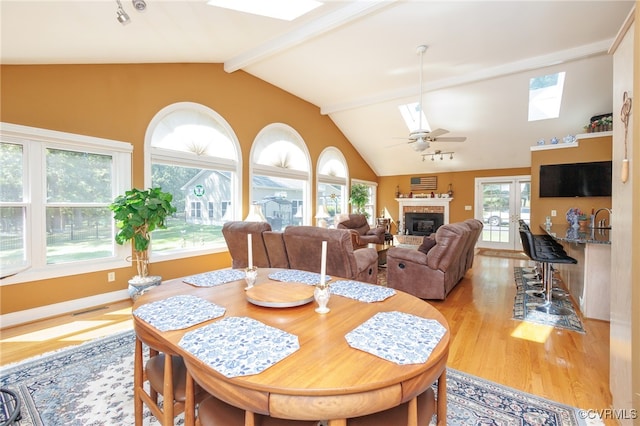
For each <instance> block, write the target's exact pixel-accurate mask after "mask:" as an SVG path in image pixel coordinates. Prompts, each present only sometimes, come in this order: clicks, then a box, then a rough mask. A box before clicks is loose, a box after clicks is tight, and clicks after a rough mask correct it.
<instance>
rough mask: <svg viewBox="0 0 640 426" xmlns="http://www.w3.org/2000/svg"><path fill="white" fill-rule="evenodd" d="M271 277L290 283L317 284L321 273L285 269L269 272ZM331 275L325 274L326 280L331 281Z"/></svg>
mask: <svg viewBox="0 0 640 426" xmlns="http://www.w3.org/2000/svg"><path fill="white" fill-rule="evenodd" d="M269 278H271V279H272V280H276V281H284V282H288V283H302V284H309V285H316V284H318V283H319V282H320V274H318V273H317V272H308V271H300V270H298V269H283V270H282V271H276V272H272V273H270V274H269ZM330 279H331V277H330V276H328V275H325V280H326V281H329V280H330Z"/></svg>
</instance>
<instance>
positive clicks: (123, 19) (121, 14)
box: [116, 0, 131, 25]
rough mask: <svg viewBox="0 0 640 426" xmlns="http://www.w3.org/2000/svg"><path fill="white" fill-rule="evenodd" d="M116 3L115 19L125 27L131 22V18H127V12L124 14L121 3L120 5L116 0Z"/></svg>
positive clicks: (118, 0)
mask: <svg viewBox="0 0 640 426" xmlns="http://www.w3.org/2000/svg"><path fill="white" fill-rule="evenodd" d="M116 3H118V10H117V11H116V19H117V20H118V22H120V23H121V24H122V25H127V24H128V23H129V22H131V18H129V15H127V12H125V11H124V9H123V8H122V3H120V0H116Z"/></svg>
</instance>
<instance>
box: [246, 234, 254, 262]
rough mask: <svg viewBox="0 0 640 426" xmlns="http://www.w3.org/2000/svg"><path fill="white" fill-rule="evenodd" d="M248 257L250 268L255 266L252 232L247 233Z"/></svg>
mask: <svg viewBox="0 0 640 426" xmlns="http://www.w3.org/2000/svg"><path fill="white" fill-rule="evenodd" d="M247 258H248V262H249V268H253V244H252V243H251V234H247Z"/></svg>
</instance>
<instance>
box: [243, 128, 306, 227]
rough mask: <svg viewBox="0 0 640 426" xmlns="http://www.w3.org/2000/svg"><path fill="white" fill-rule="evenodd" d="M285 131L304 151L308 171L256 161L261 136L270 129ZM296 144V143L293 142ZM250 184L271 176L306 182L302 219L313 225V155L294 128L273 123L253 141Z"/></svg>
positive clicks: (250, 191)
mask: <svg viewBox="0 0 640 426" xmlns="http://www.w3.org/2000/svg"><path fill="white" fill-rule="evenodd" d="M272 128H273V129H276V130H277V129H278V128H281V129H285V130H286V131H287V132H289V133H290V134H292V135H293V136H294V137H295V139H297V140H296V141H295V144H296V146H297V147H298V148H300V149H302V151H303V153H304V155H305V158H306V160H307V164H306V168H307V170H308V171H302V170H295V169H285V168H282V167H275V166H268V165H264V164H258V163H256V162H255V161H254V157H255V156H256V151H257V149H258V144H259V143H260V142H261V139H260V138H261V136H262V135H263V134H264V133H265V132H268V131H269V130H270V129H272ZM291 142H294V141H291ZM249 165H250V167H249V182H253V176H254V175H262V176H271V177H283V178H289V179H299V180H304V181H305V186H304V188H303V190H302V194H303V199H302V206H303V209H304V216H303V217H302V224H303V225H309V224H311V223H312V222H311V217H312V216H313V215H315V212H311V211H309V210H310V209H309V208H308V207H307V206H311V182H312V178H313V173H312V171H311V170H312V168H311V155H310V154H309V149H308V148H307V144H306V143H305V141H304V139H303V138H302V136H301V135H300V133H298V132H297V131H296V130H295V129H294V128H293V127H291V126H289V125H287V124H283V123H272V124H268V125H267V126H265V127H264V128H263V129H262V130H260V132H258V134H257V135H256V137H255V139H254V140H253V144H252V145H251V151H250V152H249ZM249 200H253V186H252V185H249Z"/></svg>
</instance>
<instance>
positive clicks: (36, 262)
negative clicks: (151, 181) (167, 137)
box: [0, 123, 132, 284]
mask: <svg viewBox="0 0 640 426" xmlns="http://www.w3.org/2000/svg"><path fill="white" fill-rule="evenodd" d="M131 152H132V146H131V145H130V144H128V143H124V142H117V141H112V140H106V139H100V138H94V137H89V136H83V135H76V134H71V133H63V132H57V131H52V130H45V129H37V128H32V127H26V126H18V125H13V124H8V123H2V127H1V129H0V169H1V170H2V172H1V174H0V233H1V234H2V238H1V239H0V269H1V274H2V276H3V277H6V276H11V277H10V278H7V279H6V280H3V284H5V283H7V284H10V283H18V282H24V281H32V280H36V279H47V278H52V277H59V276H64V275H72V274H78V273H85V272H92V271H96V270H104V269H110V268H114V267H123V266H126V265H128V263H126V261H125V258H126V257H127V255H128V254H130V251H129V249H128V248H125V247H122V246H118V245H117V244H115V241H114V233H115V229H114V221H113V213H112V212H111V210H109V204H111V202H112V201H113V200H114V199H115V198H116V197H117V196H118V195H119V194H121V193H124V191H126V190H127V189H129V188H130V186H131Z"/></svg>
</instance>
